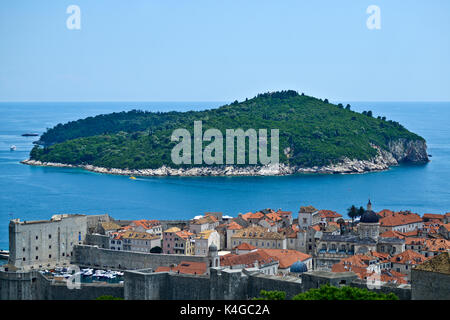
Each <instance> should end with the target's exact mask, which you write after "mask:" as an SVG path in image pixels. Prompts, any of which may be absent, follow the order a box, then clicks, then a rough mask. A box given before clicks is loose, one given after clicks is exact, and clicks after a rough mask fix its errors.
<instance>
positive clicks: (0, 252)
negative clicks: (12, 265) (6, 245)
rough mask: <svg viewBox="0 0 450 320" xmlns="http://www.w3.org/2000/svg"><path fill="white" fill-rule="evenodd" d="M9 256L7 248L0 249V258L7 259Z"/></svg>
mask: <svg viewBox="0 0 450 320" xmlns="http://www.w3.org/2000/svg"><path fill="white" fill-rule="evenodd" d="M8 258H9V251H8V250H0V259H3V260H7V259H8Z"/></svg>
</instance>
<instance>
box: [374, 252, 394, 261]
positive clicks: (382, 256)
mask: <svg viewBox="0 0 450 320" xmlns="http://www.w3.org/2000/svg"><path fill="white" fill-rule="evenodd" d="M370 255H371V256H373V257H375V258H378V259H379V260H380V262H383V261H384V260H388V259H389V258H390V255H389V253H385V252H378V251H370Z"/></svg>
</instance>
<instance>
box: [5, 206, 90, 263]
mask: <svg viewBox="0 0 450 320" xmlns="http://www.w3.org/2000/svg"><path fill="white" fill-rule="evenodd" d="M87 229H88V227H87V216H85V215H68V214H64V215H55V216H53V217H52V218H51V219H50V220H42V221H20V219H15V220H11V222H10V224H9V252H10V255H9V261H8V264H9V265H11V266H14V267H15V268H17V269H18V270H30V269H39V268H48V267H56V266H64V265H68V264H69V263H70V259H71V257H72V255H73V248H74V246H75V245H79V244H82V243H84V240H85V237H86V234H87Z"/></svg>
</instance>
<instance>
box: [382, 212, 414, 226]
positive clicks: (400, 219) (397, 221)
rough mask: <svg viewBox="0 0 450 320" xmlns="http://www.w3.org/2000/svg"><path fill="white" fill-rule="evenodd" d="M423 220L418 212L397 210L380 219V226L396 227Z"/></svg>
mask: <svg viewBox="0 0 450 320" xmlns="http://www.w3.org/2000/svg"><path fill="white" fill-rule="evenodd" d="M418 222H422V218H421V217H420V216H419V215H418V214H416V213H406V212H405V213H400V212H397V213H395V214H394V215H392V216H387V217H385V218H381V219H380V226H382V227H395V226H401V225H406V224H411V223H418Z"/></svg>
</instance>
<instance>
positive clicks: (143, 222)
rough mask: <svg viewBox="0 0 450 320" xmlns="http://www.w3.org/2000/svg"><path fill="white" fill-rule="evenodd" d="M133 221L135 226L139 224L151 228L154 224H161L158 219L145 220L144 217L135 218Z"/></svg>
mask: <svg viewBox="0 0 450 320" xmlns="http://www.w3.org/2000/svg"><path fill="white" fill-rule="evenodd" d="M133 223H134V225H135V226H136V227H139V226H140V227H142V228H144V229H152V228H154V227H156V226H160V225H161V223H160V222H159V221H158V220H145V219H142V220H135V221H133Z"/></svg>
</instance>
